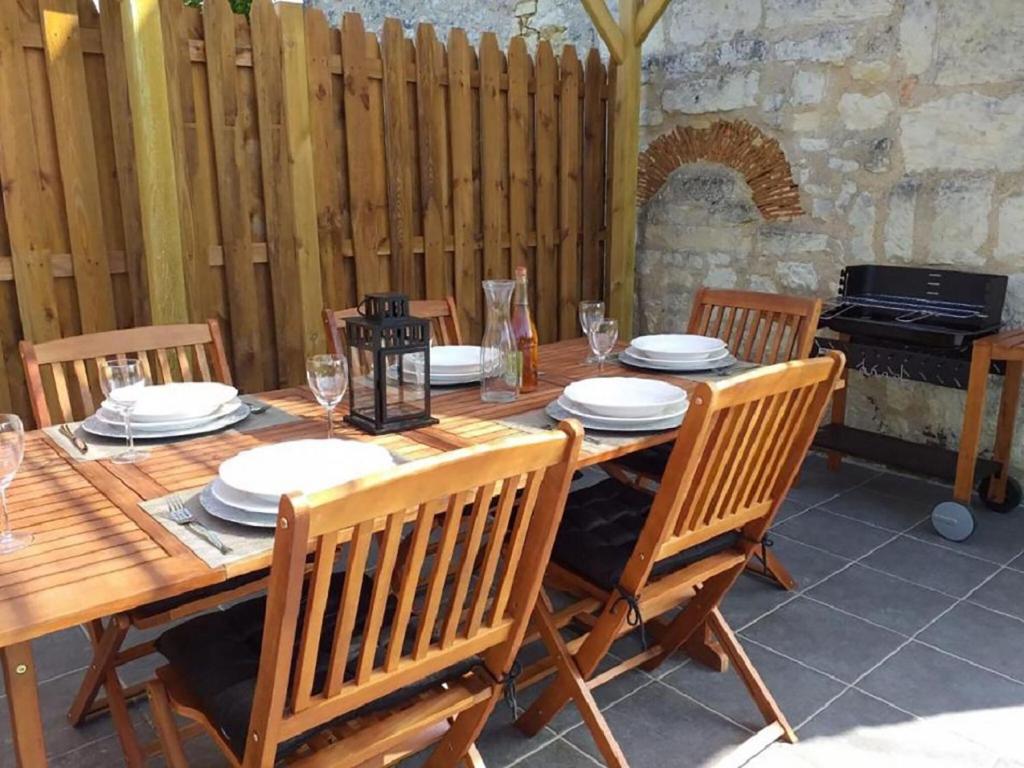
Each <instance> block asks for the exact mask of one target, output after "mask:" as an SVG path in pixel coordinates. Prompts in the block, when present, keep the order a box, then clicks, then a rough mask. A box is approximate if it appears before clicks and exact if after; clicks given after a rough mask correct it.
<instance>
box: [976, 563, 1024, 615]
mask: <svg viewBox="0 0 1024 768" xmlns="http://www.w3.org/2000/svg"><path fill="white" fill-rule="evenodd" d="M971 602H973V603H978V605H984V606H985V607H986V608H991V609H992V610H994V611H1001V612H1003V613H1008V614H1010V615H1011V616H1016V617H1017V618H1018V619H1022V620H1024V573H1021V572H1020V571H1012V570H1009V569H1007V570H1003V571H1000V572H999V573H997V574H996V575H995V576H993V577H992V578H991V579H989V580H988V581H986V582H985V583H984V584H982V585H981V587H980V588H979V589H978V591H977V592H975V593H974V594H973V595H971Z"/></svg>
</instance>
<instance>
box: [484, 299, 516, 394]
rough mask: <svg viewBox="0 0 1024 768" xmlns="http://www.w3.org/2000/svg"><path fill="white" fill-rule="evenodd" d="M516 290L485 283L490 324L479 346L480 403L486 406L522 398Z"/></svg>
mask: <svg viewBox="0 0 1024 768" xmlns="http://www.w3.org/2000/svg"><path fill="white" fill-rule="evenodd" d="M514 287H515V283H514V282H512V281H511V280H484V296H485V297H486V299H487V324H486V325H485V327H484V338H483V340H482V341H481V342H480V399H481V400H482V401H483V402H485V403H508V402H511V401H513V400H515V399H516V398H517V397H519V350H518V349H517V348H516V340H515V336H514V335H513V333H512V318H511V306H510V305H511V301H512V289H513V288H514Z"/></svg>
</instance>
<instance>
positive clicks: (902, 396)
mask: <svg viewBox="0 0 1024 768" xmlns="http://www.w3.org/2000/svg"><path fill="white" fill-rule="evenodd" d="M313 1H314V2H316V3H317V4H320V5H322V6H324V7H326V8H327V9H328V11H329V13H331V14H332V15H335V16H336V15H337V14H338V13H339V12H340V11H341V10H348V9H356V10H359V11H360V12H361V13H363V14H364V15H365V16H366V17H367V23H368V25H369V26H370V27H371V28H375V27H376V26H377V25H378V24H379V21H380V19H382V18H383V17H384V16H386V15H392V16H397V17H398V18H401V19H402V20H403V21H405V22H406V23H407V25H408V26H410V27H412V26H413V25H414V24H415V22H417V21H420V20H426V21H431V22H433V23H435V24H436V25H437V26H438V28H439V31H442V32H443V30H445V29H446V28H447V27H448V26H451V25H459V26H462V27H464V28H466V29H467V30H468V31H469V32H470V35H471V37H476V36H477V34H478V33H479V32H480V31H482V30H485V29H490V30H493V31H495V32H497V33H498V35H499V37H500V38H502V41H503V42H504V41H505V40H507V38H508V37H509V36H511V35H513V34H524V35H526V36H527V37H528V39H530V40H531V41H536V40H537V39H539V38H541V37H543V38H546V39H550V40H552V42H553V43H555V44H556V45H557V44H560V43H565V42H571V43H575V44H577V45H578V46H579V47H581V48H585V47H587V46H590V45H593V44H595V36H594V33H593V30H592V28H591V26H590V24H589V22H588V21H587V18H586V16H585V14H584V13H583V11H582V8H581V5H580V3H579V2H578V0H494V1H493V2H486V1H485V2H468V1H467V0H444V1H443V2H442V1H441V0H426V2H417V3H412V2H409V1H408V0H368V2H363V3H359V4H355V3H345V2H337V0H313ZM1022 51H1024V0H672V4H671V5H670V7H669V9H668V11H667V12H666V14H665V16H664V17H663V19H662V20H661V22H660V23H659V24H658V26H657V27H656V28H655V30H654V31H653V32H652V34H651V37H650V39H649V42H648V43H647V44H646V46H645V75H644V93H643V108H642V114H641V122H642V137H643V138H642V140H643V142H648V141H650V140H651V139H653V138H654V137H656V136H658V135H659V134H661V133H663V132H665V131H667V130H669V129H670V128H672V127H674V126H676V125H680V124H682V125H695V126H702V125H706V124H708V123H710V122H712V121H715V120H719V119H739V118H742V119H746V120H748V121H750V122H751V123H753V124H754V125H756V126H758V127H760V128H761V129H762V130H764V131H765V132H766V133H769V134H770V135H772V136H774V137H776V138H778V139H779V141H780V142H781V144H782V147H783V149H784V150H785V152H786V153H787V156H788V158H789V160H790V162H791V164H792V166H793V171H794V177H795V179H796V181H797V182H798V183H799V184H800V187H801V200H802V203H803V206H804V209H805V210H806V211H807V215H805V216H803V217H800V218H799V219H796V220H794V221H791V222H785V223H778V222H776V223H767V222H764V221H763V220H762V219H761V218H760V216H759V215H758V212H757V209H756V207H755V206H754V205H753V204H752V202H751V200H750V195H749V190H748V189H747V188H746V184H745V183H744V181H743V179H742V178H741V177H739V175H738V174H736V173H734V172H733V171H731V170H729V169H727V168H723V167H721V166H714V165H703V164H702V165H692V166H687V167H684V168H682V169H680V170H679V171H677V172H675V173H674V174H673V175H672V177H670V180H669V183H668V184H666V186H665V187H664V188H663V189H662V191H661V192H660V193H659V194H658V195H657V196H656V197H655V198H654V199H653V200H651V201H650V202H649V203H648V204H647V205H646V206H645V207H644V208H643V209H642V210H641V211H640V226H639V238H640V243H639V253H638V275H637V281H638V296H639V307H638V313H639V321H640V326H641V328H643V329H645V330H648V331H659V330H670V329H679V328H681V327H682V326H683V325H684V323H685V319H686V317H687V314H688V311H689V306H690V303H691V299H692V295H693V292H694V290H695V289H696V288H697V287H698V286H700V285H712V286H720V287H733V286H735V287H738V288H752V289H757V290H767V291H785V292H792V293H800V294H807V295H815V296H822V297H825V296H829V295H831V294H833V293H834V292H835V291H836V286H837V280H838V277H839V271H840V269H841V268H842V267H843V266H844V265H847V264H860V263H880V264H941V265H948V266H951V267H954V268H966V269H973V270H988V271H992V272H999V273H1003V274H1007V275H1009V276H1010V293H1009V296H1008V300H1007V320H1008V321H1009V322H1010V323H1012V324H1014V325H1024V55H1022ZM854 378H855V380H854V381H853V386H852V388H851V397H850V404H849V407H850V422H851V423H853V424H855V425H858V426H867V427H870V428H872V429H878V430H881V431H884V432H887V433H891V434H895V435H899V436H903V437H908V438H911V439H915V440H921V439H924V440H929V441H934V442H937V443H941V444H948V445H954V444H955V442H956V438H957V435H958V434H959V430H960V419H961V415H962V408H963V394H962V393H960V392H955V391H951V390H944V389H940V388H935V387H929V386H926V385H920V384H913V383H907V382H899V381H890V380H885V379H872V380H867V379H863V380H862V379H859V377H856V376H855V377H854ZM990 399H991V398H990ZM990 405H994V402H993V403H992V404H990ZM987 422H988V425H989V427H991V426H992V424H993V423H994V412H993V413H990V414H989V417H988V419H987ZM990 437H991V436H990V435H986V444H990V442H991V440H990ZM1017 442H1018V446H1021V445H1024V425H1022V428H1021V429H1020V430H1019V431H1018V440H1017ZM1017 461H1018V463H1020V461H1021V451H1020V450H1018V452H1017Z"/></svg>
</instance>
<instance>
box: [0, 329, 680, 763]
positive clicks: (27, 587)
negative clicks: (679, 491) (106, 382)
mask: <svg viewBox="0 0 1024 768" xmlns="http://www.w3.org/2000/svg"><path fill="white" fill-rule="evenodd" d="M587 351H588V350H587V348H586V344H585V342H584V341H583V340H582V339H573V340H567V341H562V342H557V343H554V344H549V345H544V346H542V347H541V349H540V360H539V363H540V364H539V371H540V373H539V385H538V387H537V388H536V390H534V391H533V392H530V393H528V394H522V395H520V397H519V398H518V399H517V400H515V401H514V402H511V403H502V404H495V403H483V402H481V401H480V394H479V388H478V387H477V386H469V387H454V388H448V389H437V388H435V389H434V390H433V392H432V413H433V416H435V417H436V418H437V419H438V420H439V422H438V423H437V424H436V425H433V426H430V427H426V428H422V429H416V430H412V431H407V432H401V433H397V434H390V435H382V436H377V437H375V436H371V435H367V434H365V433H363V432H360V431H358V430H356V429H355V428H353V427H351V426H349V425H347V424H344V425H341V426H339V427H338V428H336V430H335V435H336V436H337V437H341V438H347V439H354V440H366V441H372V442H374V443H377V444H380V445H382V446H384V447H386V448H388V449H389V450H390V451H392V453H394V454H396V455H397V456H399V457H401V458H402V459H404V460H416V459H421V458H425V457H428V456H433V455H436V454H438V453H441V452H445V451H451V450H455V449H458V448H463V447H466V446H470V445H477V444H482V443H487V442H491V441H493V440H498V439H501V438H507V437H512V436H515V435H517V434H522V433H523V432H524V431H525V432H529V431H532V430H535V429H538V428H539V429H543V428H544V427H543V426H528V425H526V423H524V424H523V425H519V424H517V423H516V422H515V419H517V418H520V417H522V416H523V415H524V414H531V413H535V414H537V415H538V416H539V411H540V410H541V409H543V408H544V406H546V405H547V404H548V403H549V402H551V401H552V400H553V399H555V398H556V397H557V396H558V395H559V393H560V392H561V391H562V389H563V388H564V387H565V386H566V385H567V384H569V383H571V382H573V381H577V380H580V379H584V378H588V377H592V376H596V375H598V369H597V366H596V365H595V364H592V363H590V364H588V363H586V362H585V358H586V355H587ZM627 370H628V369H625V368H623V367H622V366H621V365H619V364H618V363H608V364H606V365H605V366H604V370H603V371H602V373H601V375H605V376H612V375H631V376H634V375H642V376H646V377H651V378H659V379H664V380H667V381H672V382H673V383H676V384H678V385H679V386H681V387H683V388H684V389H686V390H692V388H693V387H694V386H695V382H694V381H692V380H688V379H686V378H684V377H682V376H676V375H671V374H662V373H654V372H646V371H644V372H640V371H636V370H628V373H627ZM255 397H258V398H259V399H260V400H261V401H263V402H265V403H267V404H268V405H271V406H273V407H275V408H278V409H280V410H283V411H286V412H288V413H290V414H292V415H293V416H297V417H299V418H298V419H297V420H294V421H291V422H290V423H287V424H279V425H277V426H270V427H267V428H265V429H262V430H258V431H251V432H245V433H241V432H236V431H227V432H221V433H218V434H214V435H208V436H205V437H196V438H194V439H188V440H185V441H182V442H177V443H172V444H165V445H159V446H154V447H153V448H152V450H151V454H150V457H149V458H147V459H145V460H144V461H142V462H141V463H139V464H115V463H113V462H111V461H106V460H97V461H90V462H84V461H76V459H75V457H73V456H69V455H68V454H66V453H65V452H64V450H63V449H62V448H61V447H60V446H59V445H58V443H56V442H55V441H54V440H52V439H51V438H50V437H49V435H47V434H45V433H44V432H42V431H35V432H32V433H29V434H28V435H26V445H25V460H24V463H23V464H22V467H21V470H20V471H19V473H18V475H17V477H16V478H15V480H14V482H13V483H12V484H11V486H10V488H9V490H8V499H9V502H10V510H11V524H12V525H13V527H14V528H15V529H16V530H19V531H29V532H31V533H32V534H34V536H35V540H34V542H33V544H32V545H31V546H29V547H28V548H26V549H24V550H21V551H18V552H15V553H13V554H10V555H4V556H0V663H2V666H3V673H4V684H5V686H6V692H7V697H8V709H9V712H10V718H11V730H12V734H13V737H14V750H15V755H16V756H17V759H18V761H19V764H20V765H21V766H23V768H29V767H30V768H38V767H39V766H45V765H46V748H45V743H44V738H43V727H42V719H41V715H40V710H39V693H38V686H37V677H36V669H35V665H34V662H33V657H32V648H31V641H32V640H34V639H36V638H39V637H42V636H44V635H47V634H49V633H53V632H57V631H59V630H62V629H66V628H68V627H72V626H75V625H77V624H84V623H87V622H89V621H92V620H95V619H100V618H104V617H108V616H111V615H114V614H117V613H121V612H124V611H127V610H130V609H132V608H136V607H139V606H142V605H146V604H148V603H151V602H154V601H157V600H163V599H167V598H172V597H176V596H178V595H181V594H183V593H185V592H188V591H190V590H193V589H197V588H200V587H205V586H209V585H214V584H218V583H221V582H224V581H226V580H228V579H230V578H232V577H234V576H238V575H241V574H243V573H250V572H253V571H256V570H259V569H265V568H267V567H268V566H269V565H270V552H269V551H268V552H266V553H264V554H261V555H259V556H252V557H248V558H245V559H243V560H240V561H237V562H234V563H231V564H230V565H226V566H223V567H219V568H211V567H210V566H208V565H207V564H206V563H205V562H204V561H203V560H201V559H200V558H199V557H198V556H197V555H196V554H194V553H193V551H192V550H191V549H190V548H189V547H187V546H186V545H185V544H184V543H182V541H181V540H180V539H178V538H177V537H175V536H174V535H173V534H171V533H170V532H169V531H168V530H167V529H166V528H165V527H164V526H163V525H161V524H160V523H159V522H158V521H157V520H155V519H154V518H153V517H152V516H151V515H150V514H149V513H147V512H146V511H144V510H143V509H142V508H141V507H140V506H139V505H140V503H141V502H145V501H149V500H152V499H158V498H161V497H163V496H166V495H168V494H170V493H174V492H178V491H185V490H188V489H194V488H197V487H199V486H202V485H204V484H206V483H208V482H209V481H211V480H212V479H213V478H215V477H216V476H217V472H218V468H219V466H220V464H221V462H223V461H224V460H225V459H228V458H230V457H231V456H234V455H235V454H236V453H238V452H239V451H241V450H244V449H247V448H252V447H255V446H257V445H261V444H266V443H276V442H281V441H284V440H295V439H301V438H316V437H322V436H324V434H325V425H324V413H323V409H322V408H321V407H320V406H319V405H318V404H317V403H316V402H315V400H314V399H313V397H312V395H311V394H310V392H309V390H308V389H306V388H304V387H301V388H300V387H293V388H286V389H280V390H276V391H273V392H266V393H262V394H259V395H255ZM534 421H535V422H536V423H537V424H540V423H542V422H543V419H542V418H538V419H535V420H534ZM339 422H340V419H339ZM675 434H676V430H674V429H671V430H665V431H661V432H656V433H636V434H635V435H623V434H619V435H617V436H616V437H615V439H614V441H611V442H609V441H605V440H600V441H599V440H596V439H594V438H590V439H587V440H585V441H584V444H583V448H582V453H581V456H580V461H579V464H580V466H590V465H594V464H600V463H602V462H606V461H608V460H610V459H614V458H616V457H617V456H621V455H624V454H627V453H631V452H635V451H639V450H642V449H644V448H647V447H649V446H652V445H656V444H659V443H664V442H668V441H670V440H672V439H673V438H674V437H675Z"/></svg>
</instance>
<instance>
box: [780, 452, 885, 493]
mask: <svg viewBox="0 0 1024 768" xmlns="http://www.w3.org/2000/svg"><path fill="white" fill-rule="evenodd" d="M877 474H878V470H875V469H869V468H867V467H863V466H861V465H859V464H853V463H851V462H844V463H843V466H842V468H841V469H840V470H839V471H838V472H832V471H830V470H829V469H828V467H827V466H826V464H825V458H824V457H823V456H819V455H817V454H811V455H809V456H808V457H807V460H806V461H804V465H803V468H802V469H801V471H800V476H799V478H798V480H797V483H796V485H794V486H793V488H792V489H791V490H790V492H789V496H788V498H789V499H790V500H791V501H794V502H796V503H798V504H807V505H811V504H819V503H821V502H822V501H825V500H826V499H831V498H832V497H833V496H836V495H837V494H839V493H842V492H843V491H846V490H849V489H850V488H853V487H855V486H857V485H860V484H861V483H863V482H865V481H866V480H869V479H871V478H872V477H875V476H876V475H877Z"/></svg>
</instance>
